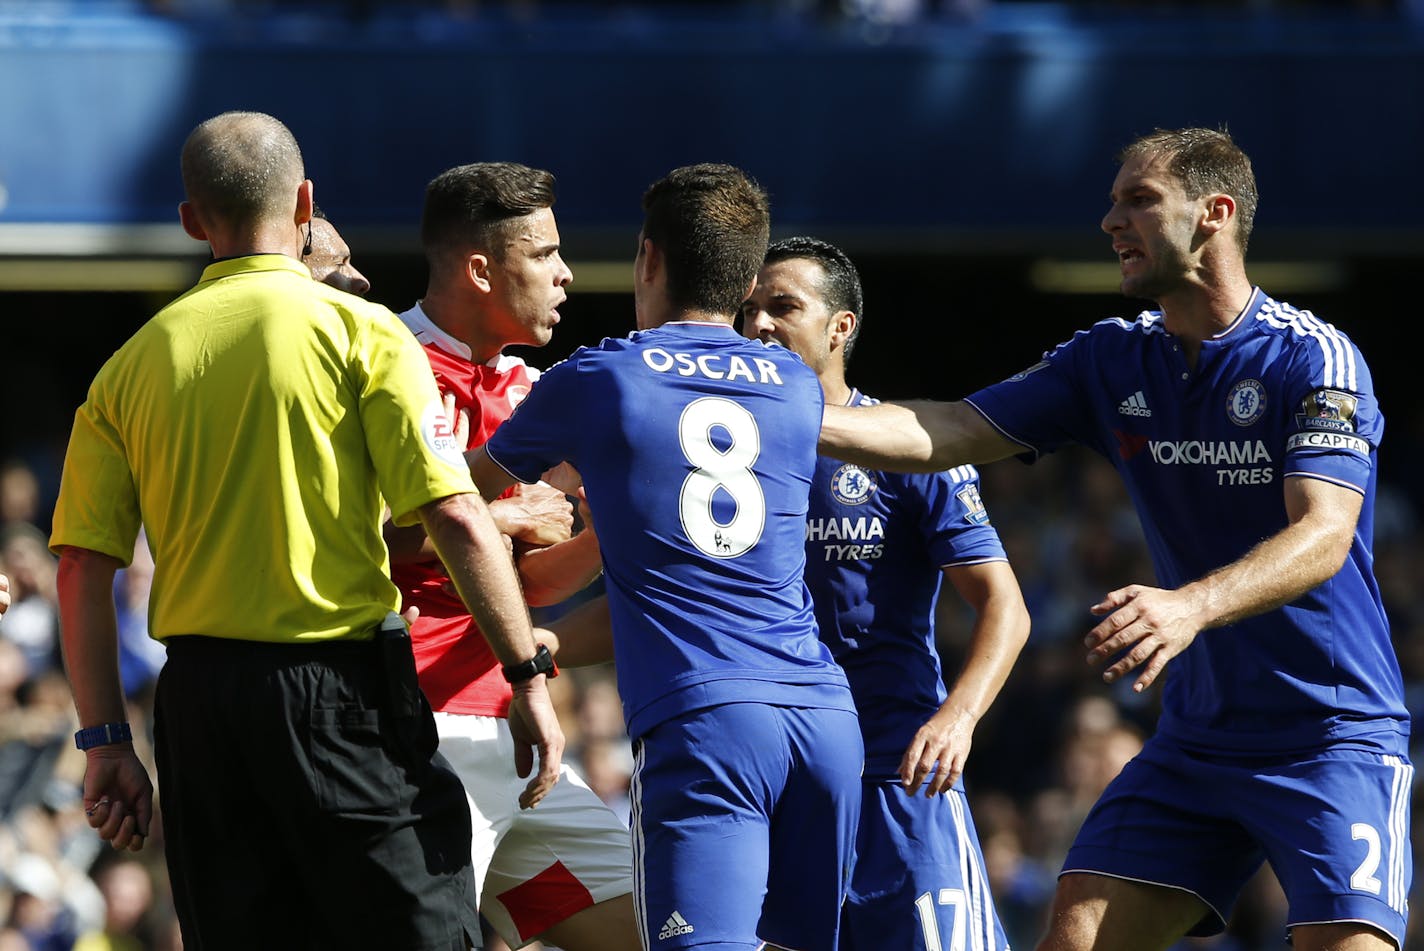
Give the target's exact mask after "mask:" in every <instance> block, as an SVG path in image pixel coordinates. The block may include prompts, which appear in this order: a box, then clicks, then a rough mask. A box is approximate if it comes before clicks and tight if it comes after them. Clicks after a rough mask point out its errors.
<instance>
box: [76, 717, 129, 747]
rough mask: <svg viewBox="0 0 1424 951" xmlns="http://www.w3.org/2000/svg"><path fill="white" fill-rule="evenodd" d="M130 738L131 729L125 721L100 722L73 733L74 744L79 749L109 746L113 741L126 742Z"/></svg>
mask: <svg viewBox="0 0 1424 951" xmlns="http://www.w3.org/2000/svg"><path fill="white" fill-rule="evenodd" d="M132 740H133V730H131V729H129V725H128V724H127V723H101V724H99V725H98V726H86V727H85V728H84V729H82V730H80V731H79V732H78V733H75V734H74V745H75V746H77V747H79V748H80V749H81V750H89V749H93V748H94V747H96V746H110V745H112V744H114V743H128V742H130V741H132Z"/></svg>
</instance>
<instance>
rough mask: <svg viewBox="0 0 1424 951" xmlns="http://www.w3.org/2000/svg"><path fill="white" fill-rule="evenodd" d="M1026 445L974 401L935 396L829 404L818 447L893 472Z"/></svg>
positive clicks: (929, 468)
mask: <svg viewBox="0 0 1424 951" xmlns="http://www.w3.org/2000/svg"><path fill="white" fill-rule="evenodd" d="M1022 450H1023V447H1022V446H1019V445H1017V444H1015V443H1014V442H1012V441H1010V440H1009V439H1007V438H1005V437H1004V436H1003V434H1001V433H1000V432H999V431H998V430H996V429H994V427H993V426H991V425H989V422H988V421H987V420H986V419H984V417H983V416H981V415H979V413H978V411H977V410H975V409H974V408H973V407H972V406H970V405H969V404H968V403H964V402H958V403H939V402H932V401H929V400H920V401H915V402H906V403H881V404H879V405H877V406H855V407H849V406H827V407H826V411H825V416H824V417H823V418H822V420H821V439H820V444H819V448H818V451H819V452H820V453H821V454H822V455H826V456H832V457H834V458H836V459H844V460H846V461H847V462H854V463H856V464H858V465H863V466H867V467H870V468H873V469H886V470H889V471H892V472H938V471H941V470H944V469H950V468H953V467H954V466H959V465H964V464H966V463H978V462H993V461H994V460H996V459H1003V458H1005V457H1006V456H1011V455H1013V454H1014V453H1016V452H1021V451H1022Z"/></svg>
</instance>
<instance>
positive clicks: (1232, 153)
mask: <svg viewBox="0 0 1424 951" xmlns="http://www.w3.org/2000/svg"><path fill="white" fill-rule="evenodd" d="M1139 158H1146V159H1153V158H1163V159H1165V160H1166V166H1167V171H1169V172H1171V173H1172V175H1173V176H1175V177H1176V179H1177V180H1178V181H1180V182H1181V183H1182V190H1183V191H1185V192H1186V193H1187V197H1188V198H1191V199H1197V198H1201V197H1202V196H1203V195H1209V194H1217V193H1220V194H1226V195H1230V196H1231V197H1232V198H1234V199H1235V200H1236V241H1237V244H1239V245H1240V246H1241V253H1242V254H1243V255H1244V254H1245V253H1246V245H1247V244H1248V243H1249V242H1250V240H1251V227H1252V225H1254V224H1255V222H1256V204H1257V202H1258V200H1259V196H1258V195H1257V193H1256V175H1255V173H1254V172H1252V171H1251V159H1250V158H1248V157H1247V155H1246V153H1245V152H1243V151H1241V147H1240V146H1238V145H1237V144H1236V143H1235V142H1234V141H1232V138H1231V134H1230V133H1229V132H1227V131H1226V130H1225V129H1220V130H1218V129H1157V130H1155V131H1153V132H1152V133H1151V134H1149V135H1144V136H1142V137H1140V138H1138V139H1135V140H1133V141H1132V142H1130V143H1128V145H1127V146H1126V147H1125V148H1124V149H1123V150H1122V152H1120V153H1119V154H1118V161H1119V162H1123V163H1126V162H1128V161H1131V160H1133V159H1139Z"/></svg>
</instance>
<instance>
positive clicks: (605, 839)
mask: <svg viewBox="0 0 1424 951" xmlns="http://www.w3.org/2000/svg"><path fill="white" fill-rule="evenodd" d="M435 726H436V729H437V730H438V731H439V733H440V752H441V753H443V754H444V755H445V758H446V759H447V760H449V761H450V765H451V766H453V767H454V768H455V772H456V773H457V774H458V775H459V777H460V780H461V782H463V783H464V784H465V798H466V799H468V800H469V803H470V817H471V820H472V822H473V828H474V841H473V845H472V847H471V857H472V859H473V861H474V866H475V890H476V892H477V893H478V894H479V896H480V912H481V914H483V915H484V916H485V917H486V918H488V919H489V922H490V924H492V925H494V927H495V929H496V930H498V931H499V933H500V934H501V935H502V936H503V937H504V940H505V941H507V942H509V946H510V947H511V948H519V947H522V946H523V945H526V944H528V943H529V942H530V941H532V940H533V939H534V938H535V936H537V935H540V934H542V933H543V932H545V931H547V930H548V929H549V928H552V927H553V926H554V925H556V924H558V923H559V922H561V921H563V920H565V919H566V918H569V917H570V916H572V915H574V914H576V913H577V912H580V911H582V910H583V909H585V908H588V907H590V906H592V905H596V904H598V903H599V902H602V901H607V900H608V899H610V898H617V897H618V896H619V895H627V894H630V893H631V892H632V891H633V852H632V844H631V836H630V833H629V831H628V827H627V826H625V825H624V824H623V823H622V822H621V821H620V820H619V818H618V816H617V815H616V814H615V813H614V812H613V810H611V809H609V808H608V807H607V806H606V805H604V803H603V800H601V799H599V798H598V795H597V794H596V793H594V792H593V790H591V789H589V788H588V785H587V784H586V783H585V782H584V781H583V779H582V777H580V776H579V775H578V774H577V773H575V772H574V771H573V770H572V769H570V768H569V767H568V766H567V765H564V766H563V769H562V770H561V772H560V774H559V782H558V784H557V785H555V786H554V789H553V791H552V792H550V793H549V795H548V796H547V797H546V798H545V799H544V800H543V801H542V802H540V803H539V805H538V806H536V807H535V808H533V809H520V808H519V794H520V792H522V791H523V789H524V787H525V785H526V784H527V783H528V781H529V779H528V777H525V778H524V779H520V778H519V776H518V775H517V774H516V773H515V771H514V739H513V737H512V736H511V735H510V732H509V721H508V720H505V719H503V718H502V717H481V716H466V715H463V714H452V713H437V714H435Z"/></svg>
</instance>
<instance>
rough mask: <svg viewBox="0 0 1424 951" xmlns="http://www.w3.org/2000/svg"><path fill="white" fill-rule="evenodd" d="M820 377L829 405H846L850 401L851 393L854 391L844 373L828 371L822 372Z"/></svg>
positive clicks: (822, 389)
mask: <svg viewBox="0 0 1424 951" xmlns="http://www.w3.org/2000/svg"><path fill="white" fill-rule="evenodd" d="M819 379H820V381H821V392H822V393H824V394H825V395H826V405H827V406H846V405H848V404H849V403H850V395H851V393H852V392H854V391H853V390H852V389H851V387H850V384H849V383H847V382H846V381H845V376H844V375H843V374H840V373H831V372H826V373H823V374H821V375H820V377H819Z"/></svg>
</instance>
